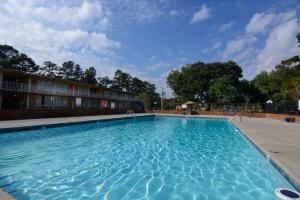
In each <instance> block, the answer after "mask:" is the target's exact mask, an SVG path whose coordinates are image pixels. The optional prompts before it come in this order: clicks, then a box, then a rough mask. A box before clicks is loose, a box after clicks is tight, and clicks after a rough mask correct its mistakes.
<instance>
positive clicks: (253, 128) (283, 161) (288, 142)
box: [0, 113, 300, 199]
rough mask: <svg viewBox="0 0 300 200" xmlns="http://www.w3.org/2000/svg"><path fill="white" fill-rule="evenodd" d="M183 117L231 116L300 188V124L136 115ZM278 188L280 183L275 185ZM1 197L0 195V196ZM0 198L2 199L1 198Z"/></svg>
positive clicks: (11, 123)
mask: <svg viewBox="0 0 300 200" xmlns="http://www.w3.org/2000/svg"><path fill="white" fill-rule="evenodd" d="M151 115H159V116H181V117H182V116H184V117H200V118H201V117H204V118H225V119H229V120H231V119H233V120H232V123H233V124H234V125H235V126H236V127H238V128H239V129H240V130H241V131H242V132H243V133H244V134H245V135H246V137H247V138H248V139H249V140H250V141H251V142H252V143H254V144H255V145H256V146H257V147H258V149H259V150H261V151H262V152H263V153H264V154H265V155H266V156H267V157H269V158H270V160H271V161H272V162H273V164H274V165H275V166H276V167H278V168H279V170H281V172H282V173H283V174H285V175H286V177H287V178H289V179H290V181H291V182H292V183H293V184H294V185H295V187H296V188H297V189H298V190H300V187H299V186H300V124H295V123H286V122H282V121H279V120H275V119H267V118H248V117H243V118H242V122H240V121H239V118H235V117H232V116H215V115H180V114H178V115H174V114H158V113H155V114H148V113H141V114H135V116H151ZM126 117H128V116H127V115H126V114H120V115H97V116H81V117H61V118H46V119H45V118H44V119H26V120H8V121H0V131H1V132H7V131H16V130H24V129H30V128H32V127H36V128H38V127H43V126H51V125H52V126H55V125H66V124H70V123H84V122H90V121H101V120H108V119H120V118H126ZM278 187H280V186H278ZM0 197H1V196H0ZM0 199H1V198H0Z"/></svg>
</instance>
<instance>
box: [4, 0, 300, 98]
mask: <svg viewBox="0 0 300 200" xmlns="http://www.w3.org/2000/svg"><path fill="white" fill-rule="evenodd" d="M299 19H300V4H299V1H298V0H278V1H276V0H251V1H241V0H239V1H230V0H219V1H217V0H216V1H201V0H151V1H150V0H149V1H146V0H91V1H90V0H83V1H68V0H60V1H45V0H2V1H0V43H1V44H9V45H13V46H14V47H15V48H17V49H18V50H20V51H22V52H25V53H26V54H28V55H29V56H31V57H33V58H34V60H36V61H37V63H38V64H42V63H43V62H44V61H46V60H51V61H53V62H55V63H57V64H61V63H62V62H63V61H67V60H74V61H75V62H77V63H79V64H80V65H81V66H82V67H83V68H86V67H89V66H94V67H95V68H96V69H97V72H98V75H100V76H104V75H108V76H110V77H112V76H113V73H114V71H115V70H116V69H122V70H124V71H126V72H129V73H130V74H132V75H136V76H138V77H140V78H143V79H146V80H148V81H151V82H153V83H156V85H157V88H158V89H160V88H161V86H162V87H164V88H165V90H166V91H167V94H168V96H170V95H171V90H170V89H168V88H167V86H166V83H165V80H166V76H167V75H168V73H169V72H170V71H171V70H172V69H177V68H180V67H181V66H183V65H185V64H188V63H193V62H197V61H204V62H212V61H227V60H234V61H236V62H237V63H238V64H239V65H240V66H241V67H242V68H243V71H244V78H246V79H252V78H253V77H254V76H255V74H257V73H259V72H260V71H261V70H267V71H269V70H271V69H272V68H273V67H274V66H275V65H276V63H279V62H280V60H282V59H284V58H288V57H290V56H292V55H295V54H299V52H300V48H298V47H297V44H296V38H295V35H296V33H297V32H300V22H299Z"/></svg>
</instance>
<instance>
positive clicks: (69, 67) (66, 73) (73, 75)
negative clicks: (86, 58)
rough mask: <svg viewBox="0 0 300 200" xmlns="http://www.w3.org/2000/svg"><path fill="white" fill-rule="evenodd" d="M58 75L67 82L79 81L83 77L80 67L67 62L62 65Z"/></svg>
mask: <svg viewBox="0 0 300 200" xmlns="http://www.w3.org/2000/svg"><path fill="white" fill-rule="evenodd" d="M59 74H60V75H61V76H62V77H63V78H64V79H67V80H72V81H80V80H81V79H82V77H83V72H82V69H81V67H80V65H78V64H75V63H74V62H73V61H67V62H64V63H63V64H62V67H61V68H60V69H59Z"/></svg>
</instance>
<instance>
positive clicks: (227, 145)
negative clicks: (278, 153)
mask: <svg viewBox="0 0 300 200" xmlns="http://www.w3.org/2000/svg"><path fill="white" fill-rule="evenodd" d="M0 144H1V147H0V188H3V189H5V190H6V191H7V192H9V193H10V194H12V195H13V196H15V197H16V198H17V199H37V200H43V199H64V200H65V199H185V200H186V199H201V200H202V199H228V200H229V199H230V200H233V199H253V200H258V199H263V200H268V199H270V200H271V199H276V197H275V195H274V190H275V189H276V188H277V187H287V188H293V187H292V186H291V185H290V184H289V183H288V182H287V181H286V180H285V179H284V177H283V176H282V175H281V174H280V173H279V172H278V171H277V170H276V169H275V168H274V167H273V166H272V165H271V164H270V163H269V162H268V161H267V159H265V158H264V157H263V156H262V155H261V154H260V153H259V152H258V151H257V150H256V149H255V148H254V147H253V146H252V145H251V144H250V143H249V142H248V141H247V140H245V139H244V137H243V136H242V134H241V133H240V132H239V131H238V130H236V128H234V127H233V126H232V125H231V124H230V123H228V121H226V120H222V119H215V120H214V119H196V118H179V117H142V118H136V119H124V120H115V121H105V122H100V123H90V124H83V125H72V126H65V127H58V128H47V129H39V130H31V131H22V132H16V133H9V134H0Z"/></svg>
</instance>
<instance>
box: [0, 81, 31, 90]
mask: <svg viewBox="0 0 300 200" xmlns="http://www.w3.org/2000/svg"><path fill="white" fill-rule="evenodd" d="M2 89H6V90H13V91H22V92H26V91H28V85H27V84H26V83H20V82H15V81H3V82H2Z"/></svg>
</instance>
